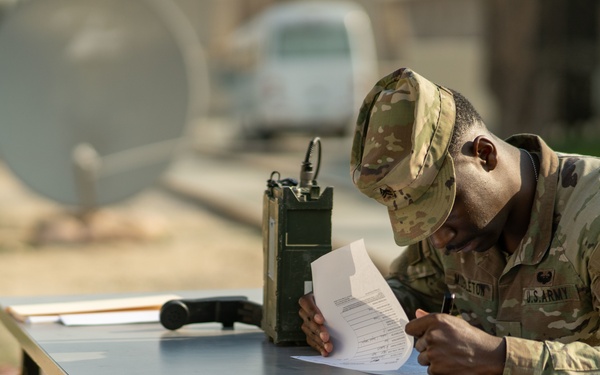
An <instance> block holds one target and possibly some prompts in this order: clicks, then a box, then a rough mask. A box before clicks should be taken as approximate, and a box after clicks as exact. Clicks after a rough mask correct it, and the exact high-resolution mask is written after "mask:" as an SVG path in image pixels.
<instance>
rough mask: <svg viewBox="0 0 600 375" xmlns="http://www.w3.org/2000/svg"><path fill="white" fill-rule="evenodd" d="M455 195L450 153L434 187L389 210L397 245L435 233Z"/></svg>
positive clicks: (415, 240) (448, 210)
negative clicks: (410, 201) (405, 203)
mask: <svg viewBox="0 0 600 375" xmlns="http://www.w3.org/2000/svg"><path fill="white" fill-rule="evenodd" d="M455 197H456V179H455V173H454V161H453V160H452V157H451V156H450V155H449V154H448V155H446V158H445V160H444V162H443V164H442V167H441V168H440V171H439V172H438V174H437V176H436V178H435V179H434V180H433V182H432V184H431V186H430V187H429V189H427V191H426V192H425V193H424V194H423V195H422V196H421V197H419V199H418V200H416V201H415V202H413V203H412V204H410V205H408V206H406V207H404V208H402V209H401V210H394V209H390V210H388V213H389V215H390V220H391V223H392V230H393V231H394V240H395V241H396V244H398V245H400V246H405V245H410V244H412V243H415V242H418V241H421V240H424V239H425V238H427V237H429V236H430V235H431V234H433V233H434V232H435V231H436V230H438V229H439V228H440V227H441V226H442V224H444V222H445V221H446V219H447V218H448V215H450V211H451V210H452V206H453V205H454V198H455Z"/></svg>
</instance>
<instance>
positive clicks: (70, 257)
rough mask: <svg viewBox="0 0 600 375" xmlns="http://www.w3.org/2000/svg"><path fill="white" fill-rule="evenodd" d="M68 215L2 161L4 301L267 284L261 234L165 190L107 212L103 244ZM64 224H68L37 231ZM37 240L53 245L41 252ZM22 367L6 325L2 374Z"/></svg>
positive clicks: (0, 270) (1, 334)
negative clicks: (85, 237)
mask: <svg viewBox="0 0 600 375" xmlns="http://www.w3.org/2000/svg"><path fill="white" fill-rule="evenodd" d="M68 217H69V215H66V214H65V210H64V208H63V207H61V206H58V205H57V204H55V203H53V202H51V201H48V200H46V199H44V198H42V197H40V196H39V195H37V194H35V193H33V192H31V191H30V190H28V189H27V188H26V187H24V186H23V185H22V184H21V183H20V182H19V181H18V180H17V179H16V178H15V177H14V176H13V175H12V173H11V172H10V171H9V170H8V169H7V168H6V167H5V166H4V165H2V164H0V275H1V281H0V297H1V296H23V295H62V294H94V293H117V292H131V291H140V292H146V291H157V292H160V291H171V290H187V289H215V288H257V287H261V286H262V238H261V235H260V233H259V231H258V230H256V229H251V228H248V227H246V226H243V225H239V224H236V223H232V222H230V221H227V220H225V219H222V218H220V217H219V216H218V215H214V214H212V213H211V212H209V211H208V210H207V209H206V208H203V207H199V206H197V205H196V204H195V203H193V202H189V201H182V200H179V199H178V198H175V197H173V196H171V195H169V194H167V193H165V192H164V191H162V190H161V189H149V190H147V191H144V192H142V193H140V194H139V195H137V196H136V197H134V198H132V199H130V200H128V201H127V202H123V203H122V204H119V205H118V206H115V207H109V208H107V209H106V210H104V211H103V212H101V215H99V216H98V217H99V219H98V220H97V223H95V224H94V228H93V229H94V231H95V232H94V233H95V236H96V237H97V238H100V240H96V241H92V242H89V241H88V242H86V241H84V240H82V239H81V233H80V232H81V231H80V229H81V228H78V227H77V225H78V223H77V221H75V220H72V219H71V220H67V219H65V218H68ZM55 219H58V220H59V221H60V222H61V223H62V224H61V225H60V226H58V227H52V226H50V227H49V226H48V225H45V228H46V230H45V231H38V230H36V228H37V227H39V226H40V225H41V224H44V223H46V224H47V223H49V222H50V223H51V222H54V221H55ZM48 228H50V229H48ZM36 233H37V235H36ZM36 238H37V241H38V242H39V241H40V240H41V241H42V242H44V244H43V245H33V244H32V243H33V242H36V241H35V240H36ZM61 239H62V240H68V242H69V243H68V244H65V243H57V241H59V240H61ZM224 239H226V241H225V240H224ZM19 365H20V350H19V348H18V346H17V344H16V342H15V341H14V339H12V337H11V336H10V335H9V333H8V332H7V331H6V330H5V329H4V328H2V327H0V375H8V374H11V375H12V374H16V373H18V367H19Z"/></svg>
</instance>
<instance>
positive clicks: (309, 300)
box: [298, 293, 333, 357]
mask: <svg viewBox="0 0 600 375" xmlns="http://www.w3.org/2000/svg"><path fill="white" fill-rule="evenodd" d="M298 303H299V304H300V312H299V314H300V317H301V318H302V331H304V334H305V335H306V342H307V343H308V345H310V346H312V347H313V348H314V349H316V350H317V351H319V353H321V355H322V356H323V357H327V356H328V355H329V353H331V351H332V350H333V344H332V343H331V341H329V332H327V328H325V325H324V324H325V318H323V315H322V314H321V311H320V310H319V308H318V307H317V304H316V303H315V298H314V295H313V294H312V293H308V294H306V295H304V296H302V297H300V300H299V301H298Z"/></svg>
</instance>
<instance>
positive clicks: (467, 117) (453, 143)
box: [449, 89, 485, 155]
mask: <svg viewBox="0 0 600 375" xmlns="http://www.w3.org/2000/svg"><path fill="white" fill-rule="evenodd" d="M450 91H451V92H452V94H453V95H454V104H455V106H456V119H455V120H454V131H453V133H452V138H451V139H450V145H449V152H450V155H456V154H457V153H458V152H459V151H460V148H461V146H462V142H461V140H462V138H463V136H464V135H465V134H466V133H467V132H468V131H469V130H470V129H472V128H473V127H476V126H478V127H484V128H485V124H484V122H483V119H482V118H481V115H480V114H479V112H477V110H476V109H475V107H473V104H471V102H470V101H469V100H468V99H467V98H465V97H464V96H463V95H462V94H461V93H459V92H458V91H455V90H452V89H450Z"/></svg>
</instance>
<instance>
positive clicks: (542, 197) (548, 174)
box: [506, 134, 558, 265]
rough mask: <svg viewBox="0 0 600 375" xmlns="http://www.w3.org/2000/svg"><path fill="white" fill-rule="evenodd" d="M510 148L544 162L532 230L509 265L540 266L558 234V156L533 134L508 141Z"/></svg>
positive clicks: (533, 214)
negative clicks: (555, 227)
mask: <svg viewBox="0 0 600 375" xmlns="http://www.w3.org/2000/svg"><path fill="white" fill-rule="evenodd" d="M506 142H508V143H509V144H511V145H513V146H515V147H518V148H523V149H525V150H527V151H529V152H530V153H531V154H535V155H537V157H538V159H539V161H540V170H539V179H538V182H537V186H536V191H535V197H534V202H533V206H532V208H531V218H530V220H529V227H528V228H527V233H525V236H524V237H523V240H522V241H521V243H520V244H519V246H518V247H517V249H516V251H515V253H514V254H513V255H512V256H511V257H510V259H509V265H511V264H512V265H518V264H527V265H533V264H537V263H539V262H540V261H541V260H542V258H543V257H544V254H546V251H547V250H548V249H549V248H550V243H551V241H552V237H553V234H554V228H553V222H554V202H555V198H556V194H557V186H558V156H557V155H556V152H554V151H553V150H552V149H551V148H550V147H549V146H548V145H547V144H546V142H544V140H542V138H540V137H538V136H537V135H532V134H518V135H514V136H512V137H510V138H508V139H507V140H506Z"/></svg>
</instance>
